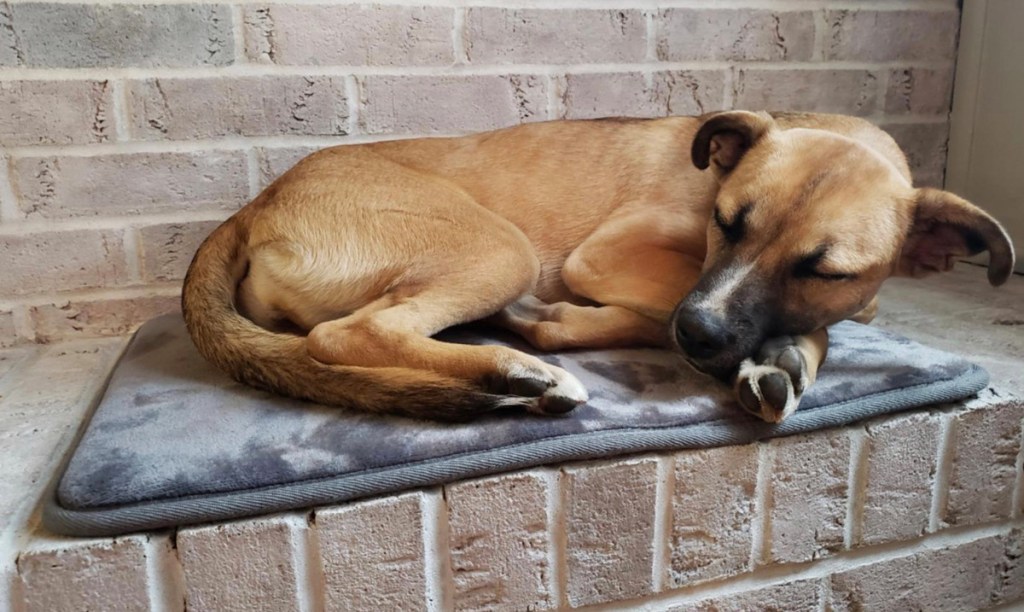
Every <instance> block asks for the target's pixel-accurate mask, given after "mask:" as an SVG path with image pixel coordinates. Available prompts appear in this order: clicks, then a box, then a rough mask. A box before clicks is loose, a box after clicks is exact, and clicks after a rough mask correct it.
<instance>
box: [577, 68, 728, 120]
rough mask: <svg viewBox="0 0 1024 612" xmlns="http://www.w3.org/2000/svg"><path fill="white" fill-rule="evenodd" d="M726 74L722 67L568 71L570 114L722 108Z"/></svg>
mask: <svg viewBox="0 0 1024 612" xmlns="http://www.w3.org/2000/svg"><path fill="white" fill-rule="evenodd" d="M724 94H725V73H724V72H722V71H717V70H681V71H670V72H668V71H667V72H656V73H654V74H653V75H650V76H649V77H648V76H647V75H644V74H643V73H639V72H619V73H584V74H570V75H567V76H566V90H565V92H564V94H563V96H562V99H563V101H564V103H565V109H566V114H565V118H567V119H593V118H597V117H616V116H627V117H665V116H671V115H699V114H702V113H704V112H707V111H711V110H717V109H720V108H722V105H723V101H724Z"/></svg>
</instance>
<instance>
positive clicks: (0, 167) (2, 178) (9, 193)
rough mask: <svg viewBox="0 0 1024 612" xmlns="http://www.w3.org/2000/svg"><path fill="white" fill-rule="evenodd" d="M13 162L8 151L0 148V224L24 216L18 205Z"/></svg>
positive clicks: (17, 219)
mask: <svg viewBox="0 0 1024 612" xmlns="http://www.w3.org/2000/svg"><path fill="white" fill-rule="evenodd" d="M12 163H14V160H13V158H12V157H11V156H10V155H9V154H7V152H6V151H4V150H2V149H0V224H7V223H10V222H12V221H19V220H21V219H23V218H24V217H23V215H22V214H21V209H20V208H19V207H18V196H16V195H14V183H13V181H12V176H13V173H12V172H11V164H12Z"/></svg>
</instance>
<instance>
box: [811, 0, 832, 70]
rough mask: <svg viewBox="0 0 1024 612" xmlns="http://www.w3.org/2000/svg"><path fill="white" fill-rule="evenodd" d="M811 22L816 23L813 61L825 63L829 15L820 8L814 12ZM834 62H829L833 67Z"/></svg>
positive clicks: (812, 47) (812, 53) (812, 48)
mask: <svg viewBox="0 0 1024 612" xmlns="http://www.w3.org/2000/svg"><path fill="white" fill-rule="evenodd" d="M811 21H812V22H813V23H814V39H813V41H812V42H811V61H812V62H822V63H825V31H826V29H827V27H828V13H826V12H825V9H824V8H823V7H822V8H819V9H818V10H816V11H814V13H813V15H812V17H811ZM831 63H832V62H828V64H829V65H831Z"/></svg>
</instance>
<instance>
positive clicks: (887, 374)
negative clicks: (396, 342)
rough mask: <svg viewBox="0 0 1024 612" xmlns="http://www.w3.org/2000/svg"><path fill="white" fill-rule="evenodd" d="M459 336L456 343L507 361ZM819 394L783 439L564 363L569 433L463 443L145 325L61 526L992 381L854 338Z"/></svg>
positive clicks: (872, 339)
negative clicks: (309, 391) (577, 398)
mask: <svg viewBox="0 0 1024 612" xmlns="http://www.w3.org/2000/svg"><path fill="white" fill-rule="evenodd" d="M479 333H480V332H473V331H470V330H456V331H449V332H446V335H445V336H444V339H446V340H449V341H453V342H464V343H482V342H492V343H506V344H510V345H514V346H519V347H520V348H521V345H519V344H518V343H517V342H518V341H517V340H515V339H512V338H510V337H503V339H501V340H497V339H495V338H486V337H484V336H481V335H479ZM830 336H831V346H830V348H829V355H828V360H827V362H826V365H825V366H824V367H823V369H822V371H821V372H820V375H819V379H818V381H817V383H816V384H815V385H814V386H813V387H812V389H811V390H810V392H809V393H808V394H807V395H806V396H805V397H804V398H803V401H802V402H801V405H800V409H799V410H798V411H797V412H796V413H795V414H793V415H792V416H791V417H789V419H787V420H786V421H785V422H784V423H782V424H781V425H768V424H765V423H762V422H760V421H757V420H756V419H754V418H753V417H749V416H747V415H746V413H744V412H743V411H742V410H741V409H740V408H739V407H738V406H737V405H736V404H735V403H734V401H733V400H732V398H731V391H730V390H729V389H728V388H726V387H725V386H724V385H721V384H720V383H716V382H714V381H711V380H709V379H706V378H704V377H703V376H698V375H695V374H693V373H692V372H691V371H690V370H689V369H688V368H687V367H686V366H685V365H684V364H683V362H682V360H681V358H680V357H679V356H678V355H674V354H672V353H669V352H666V351H656V350H605V351H579V352H572V353H561V354H555V355H547V356H544V357H543V358H544V359H546V360H548V361H550V362H552V363H555V364H558V365H560V366H562V367H564V368H566V369H567V370H569V371H570V372H572V373H573V374H575V375H576V376H578V377H579V378H580V380H581V381H582V382H583V383H584V384H585V385H586V386H587V388H588V389H589V391H590V394H591V400H590V401H589V402H588V403H587V404H586V405H584V406H581V407H579V408H578V409H576V410H575V411H574V412H572V413H570V414H569V415H566V416H564V417H541V416H533V415H529V414H524V413H520V412H516V413H505V414H493V415H490V416H486V417H484V418H481V419H480V420H478V421H476V422H473V423H469V424H463V425H452V424H438V423H431V422H421V421H415V420H410V419H403V418H398V417H380V416H372V415H366V414H358V413H351V412H346V411H343V410H339V409H336V408H330V407H324V406H318V405H315V404H311V403H306V402H300V401H294V400H289V399H285V398H281V397H276V396H273V395H271V394H268V393H264V392H261V391H256V390H254V389H251V388H248V387H245V386H243V385H240V384H237V383H235V382H233V381H231V380H230V379H229V378H227V377H226V376H225V375H223V374H221V373H220V372H219V371H217V370H216V369H214V368H213V367H211V366H210V365H209V364H208V363H206V362H205V361H204V360H203V359H202V357H200V356H199V354H198V353H197V352H196V351H195V349H194V348H193V346H192V343H191V341H190V340H189V338H188V335H187V333H186V331H185V327H184V323H183V322H182V320H181V317H180V316H177V315H168V316H164V317H160V318H157V319H154V320H152V321H150V322H149V323H147V324H146V325H144V326H143V327H142V328H141V329H140V330H139V332H138V333H137V334H136V336H135V338H134V339H133V340H132V342H131V344H130V345H129V347H128V349H127V351H126V352H125V354H124V356H123V357H122V358H121V360H120V362H119V363H118V365H117V367H116V369H115V370H114V372H113V374H112V377H111V379H110V383H109V385H108V387H107V389H106V391H105V394H104V396H103V398H102V399H101V400H100V403H99V405H98V407H97V409H96V411H95V413H94V415H93V417H92V420H91V422H90V424H89V425H88V428H87V430H86V432H85V434H84V436H83V438H82V439H81V441H80V443H79V445H78V447H77V449H76V450H75V451H74V454H73V456H72V458H71V459H70V461H69V463H68V465H67V467H66V470H65V473H64V475H63V477H62V479H61V481H60V483H59V486H58V488H57V490H56V494H55V497H54V498H53V499H52V500H51V501H50V502H49V504H48V507H47V508H46V509H45V511H44V521H45V524H46V526H47V527H48V528H50V529H51V530H53V531H56V532H59V533H65V534H70V535H113V534H120V533H126V532H131V531H139V530H144V529H153V528H159V527H166V526H170V525H182V524H190V523H199V522H207V521H213V520H223V519H230V518H235V517H240V516H247V515H255V514H263V513H270V512H277V511H281V510H286V509H292V508H302V507H309V506H316V505H323V504H330V503H336V502H341V501H345V500H349V499H355V498H359V497H366V496H370V495H379V494H384V493H390V492H395V491H400V490H403V489H409V488H415V487H421V486H426V485H432V484H437V483H443V482H450V481H454V480H459V479H463V478H467V477H471V476H478V475H482V474H490V473H497V472H503V471H509V470H514V469H519V468H524V467H529V466H536V465H541V464H546V463H556V462H564V461H570V460H578V459H589V458H597V457H608V456H613V455H621V454H626V453H634V452H638V451H648V450H658V449H680V448H693V447H705V446H716V445H726V444H736V443H745V442H749V441H752V440H758V439H763V438H768V437H773V436H779V435H787V434H792V433H798V432H805V431H810V430H815V429H820V428H824V427H832V426H837V425H843V424H846V423H850V422H853V421H857V420H860V419H864V418H867V417H871V416H875V415H879V414H884V413H890V412H896V411H900V410H908V409H912V408H915V407H920V406H924V405H928V404H933V403H938V402H945V401H953V400H958V399H962V398H964V397H967V396H970V395H973V394H975V393H976V392H978V391H980V390H981V389H983V388H984V387H985V385H986V384H987V382H988V376H987V374H986V373H985V371H984V370H982V369H981V368H979V367H978V366H975V365H973V364H971V363H968V362H967V361H964V360H963V359H961V358H959V357H956V356H954V355H950V354H948V353H944V352H942V351H938V350H934V349H931V348H928V347H925V346H922V345H920V344H917V343H914V342H912V341H910V340H907V339H905V338H901V337H898V336H895V335H892V334H889V333H886V332H884V331H881V330H878V329H875V328H872V327H867V326H862V325H858V324H856V323H848V322H844V323H841V324H839V325H836V326H835V327H833V328H832V329H831V333H830Z"/></svg>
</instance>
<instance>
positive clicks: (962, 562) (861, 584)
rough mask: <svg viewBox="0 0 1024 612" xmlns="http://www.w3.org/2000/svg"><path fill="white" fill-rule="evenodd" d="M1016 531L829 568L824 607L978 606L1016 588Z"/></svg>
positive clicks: (938, 609)
mask: <svg viewBox="0 0 1024 612" xmlns="http://www.w3.org/2000/svg"><path fill="white" fill-rule="evenodd" d="M1020 537H1021V532H1019V531H1014V532H1012V533H1011V534H1010V536H1009V537H999V536H993V537H988V538H983V539H981V540H975V541H973V542H968V543H966V544H962V545H960V546H957V547H955V548H944V549H940V550H926V551H922V552H918V553H914V554H912V555H909V556H906V557H901V558H898V559H894V560H891V561H881V562H878V563H873V564H869V565H865V566H862V567H858V568H856V569H852V570H847V571H844V572H839V573H836V574H833V575H832V577H831V582H832V588H831V592H832V597H831V602H829V603H830V605H831V607H830V608H829V609H833V610H836V612H842V611H846V610H928V611H929V612H933V611H934V612H943V611H946V610H948V611H950V612H958V611H960V610H980V609H983V608H988V607H990V606H993V605H996V604H999V603H1001V602H1003V601H1011V600H1012V599H1011V597H1012V598H1016V596H1018V595H1019V594H1020V593H1021V587H1020V584H1016V583H1015V582H1016V580H1017V579H1019V578H1020V577H1021V576H1022V574H1021V564H1020V558H1019V557H1018V558H1014V557H1013V555H1014V554H1019V552H1020Z"/></svg>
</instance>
